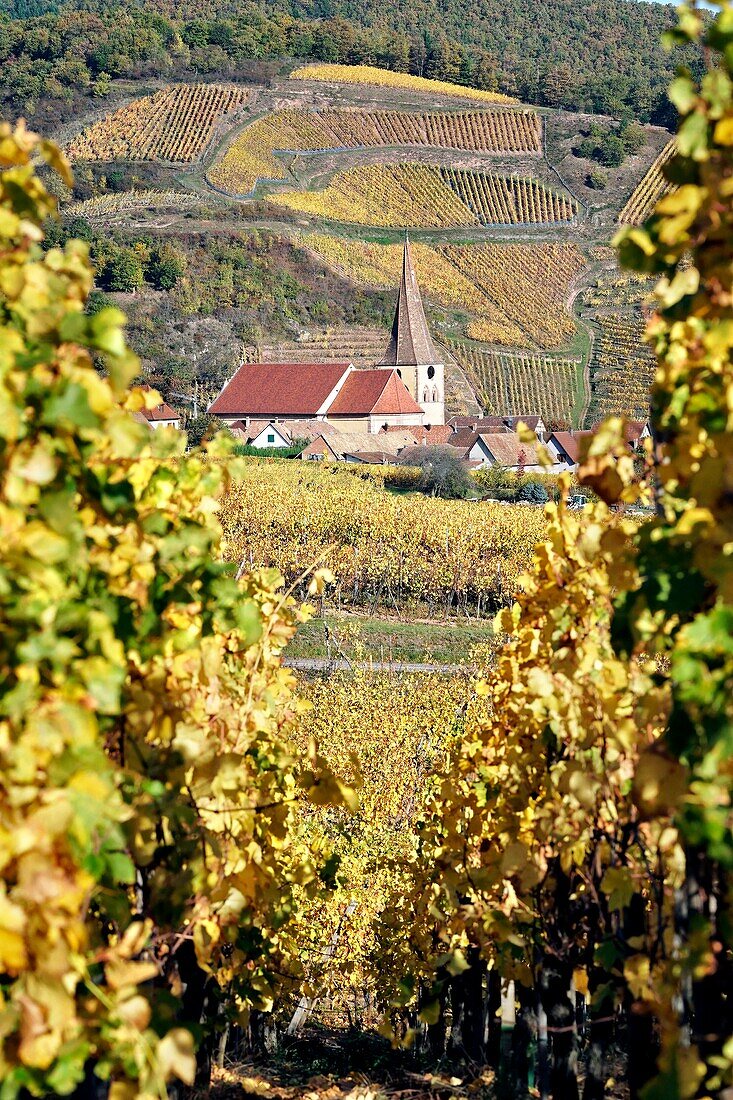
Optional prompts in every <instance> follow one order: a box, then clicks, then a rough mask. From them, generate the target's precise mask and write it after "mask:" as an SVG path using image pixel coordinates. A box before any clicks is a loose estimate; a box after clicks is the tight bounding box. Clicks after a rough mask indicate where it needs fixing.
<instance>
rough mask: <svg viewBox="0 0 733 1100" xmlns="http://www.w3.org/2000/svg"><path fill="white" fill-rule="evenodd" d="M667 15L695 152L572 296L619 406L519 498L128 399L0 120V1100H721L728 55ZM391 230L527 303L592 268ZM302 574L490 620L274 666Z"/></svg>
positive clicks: (727, 917)
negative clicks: (167, 419)
mask: <svg viewBox="0 0 733 1100" xmlns="http://www.w3.org/2000/svg"><path fill="white" fill-rule="evenodd" d="M679 18H680V25H679V27H678V28H677V30H676V31H675V32H674V33H673V34H672V35H671V36H670V38H677V39H680V40H685V41H686V42H687V44H688V46H689V45H691V46H694V47H695V48H696V49H697V48H698V47H699V48H700V49H704V51H705V54H706V62H707V69H706V71H705V72H704V75H703V76H702V77H701V79H700V82H699V84H698V83H696V82H695V80H694V79H693V76H692V75H691V74H690V73H685V71H684V70H683V69H682V67H680V70H679V72H680V75H678V77H677V79H676V80H675V83H674V86H673V90H672V92H671V98H672V100H673V104H674V106H675V107H676V108H677V111H678V113H679V115H680V136H679V140H678V144H677V149H676V153H675V163H674V172H675V178H680V179H684V180H685V181H686V182H685V185H684V187H681V188H680V189H679V191H678V192H677V193H676V194H675V196H674V197H673V201H670V199H669V197H668V198H667V199H666V201H662V203H661V204H660V205H659V206H657V208H656V213H655V216H654V217H653V218H652V219H650V220H649V221H647V223H646V224H645V225H644V226H633V227H627V228H625V229H622V230H621V232H620V233H619V235H618V238H617V242H616V247H617V250H618V257H619V261H620V263H621V265H622V267H624V268H627V269H630V270H632V271H634V272H636V273H637V274H638V275H639V276H640V278H639V279H636V278H632V279H628V280H627V279H625V278H624V277H617V276H616V274H615V273H614V272H612V271H610V265H608V264H606V262H605V261H606V257H605V255H604V254H603V253H600V254H598V253H597V254H596V256H595V257H594V259H595V260H596V262H597V263H598V264H599V265H600V270H601V274H598V271H599V269H598V268H597V269H596V271H595V273H596V275H597V278H598V282H599V285H598V286H596V287H591V288H589V289H588V295H587V297H588V301H587V304H586V308H587V309H588V320H589V321H591V322H592V323H593V325H594V326H595V329H596V330H597V333H596V338H595V340H594V366H593V382H594V387H595V389H594V399H595V400H596V404H597V405H598V406H600V405H603V404H605V405H606V406H607V407H615V408H617V409H626V410H627V411H629V412H631V413H633V414H635V415H637V416H639V415H644V414H645V413H646V401H647V393H646V390H647V389H648V388H649V385H650V382H651V389H652V392H651V402H650V411H649V416H650V429H651V435H650V436H649V437H648V438H647V439H645V440H644V441H643V442H642V444H641V447H640V450H639V452H638V454H637V455H636V456H632V454H631V453H630V451H629V447H628V428H629V425H628V423H626V422H625V421H624V419H623V418H622V417H610V418H608V419H607V420H605V421H604V422H603V424H602V425H600V426H599V428H598V430H597V431H596V432H595V433H594V435H593V437H592V439H591V440H589V442H588V447H587V450H585V453H584V454H583V457H582V460H581V463H580V466H579V468H578V470H577V471H576V474H575V475H574V477H571V475H570V474H569V473H566V474H563V475H561V476H560V477H559V478H558V479H557V480H556V482H555V484H554V486H553V488H556V490H557V492H556V496H555V497H554V499H552V500H551V501H550V502H549V503H548V504H547V505H546V506H545V507H544V508H542V509H540V508H537V507H532V506H530V505H528V504H527V505H526V506H524V507H523V506H520V505H518V504H517V505H513V504H506V505H502V504H500V503H499V502H488V501H484V500H473V499H472V500H460V501H458V500H457V501H452V500H451V501H446V500H441V499H439V498H437V497H431V496H427V495H424V494H420V493H417V492H410V491H409V490H410V488H411V487H412V486H414V478H415V477H416V476H417V471H416V470H415V469H414V468H412V469H411V468H410V467H408V466H401V467H398V468H396V470H393V471H390V470H388V469H387V468H386V467H383V466H382V467H379V468H377V469H375V470H372V469H368V468H366V469H363V470H362V469H360V468H359V467H357V466H354V467H350V468H349V467H346V465H345V464H344V465H341V464H338V463H333V464H318V463H308V462H298V461H286V460H259V461H258V460H249V459H245V458H242V457H238V456H237V454H236V447H235V446H234V444H233V443H232V441H231V440H230V439H228V438H226V437H225V436H224V435H223V434H221V435H218V436H216V437H213V438H209V439H207V440H205V442H204V443H203V444H202V445H201V446H191V447H189V446H188V443H189V441H188V440H187V438H186V437H185V435H183V434H181V433H178V432H175V431H174V430H172V429H162V430H161V431H151V430H150V428H149V426H148V424H147V422H146V418H145V416H144V415H143V413H144V411H145V410H149V409H153V408H155V407H156V406H157V404H158V403H159V401H160V397H161V395H160V394H158V393H156V392H154V391H153V390H151V389H149V388H148V387H139V386H136V385H135V384H134V383H135V379H136V378H139V377H140V373H141V363H140V361H139V360H138V359H137V357H136V356H135V354H134V353H133V352H132V351H131V350H130V348H129V347H128V345H127V339H126V334H125V317H124V314H123V313H122V312H121V310H119V309H118V308H116V307H115V306H112V307H110V306H109V305H108V304H106V303H105V301H104V297H103V296H96V295H95V297H94V298H93V297H92V293H93V290H94V285H95V271H94V269H93V266H92V262H91V259H90V250H89V247H88V246H87V243H86V242H84V241H80V240H67V241H65V242H64V243H63V244H62V246H60V247H56V246H53V247H49V248H44V247H43V246H44V243H45V240H48V241H49V244H50V243H51V240H50V239H49V237H50V234H48V235H46V237H44V234H45V233H46V227H47V226H48V225H49V224H50V220H51V219H52V218H53V217H54V216H55V214H56V213H57V205H58V204H57V197H56V195H57V193H58V192H59V191H60V190H61V188H62V184H64V185H65V186H67V187H70V186H71V183H72V180H71V174H70V172H69V171H68V165H67V164H66V163H65V161H64V158H63V157H62V156H60V153H59V150H58V149H57V148H56V147H55V146H54V145H53V144H52V143H51V142H47V141H43V140H42V139H40V138H38V137H37V136H36V135H35V134H32V133H29V131H28V130H27V129H26V127H25V124H24V122H23V121H21V122H20V123H18V124H17V126H16V127H15V128H12V127H11V126H10V125H8V124H5V123H0V376H2V383H3V384H2V386H0V417H1V420H2V432H3V444H2V446H1V447H0V667H2V670H3V675H2V676H1V677H0V865H1V866H2V881H1V882H0V973H2V1028H1V1029H0V1065H1V1066H2V1075H1V1076H2V1090H0V1092H1V1093H2V1097H3V1100H15V1098H23V1097H26V1096H35V1097H39V1098H44V1097H58V1096H72V1097H76V1098H81V1097H89V1096H103V1097H105V1098H106V1100H133V1098H137V1100H164V1098H165V1097H170V1096H176V1097H179V1098H181V1100H184V1098H189V1097H194V1096H205V1095H213V1096H216V1097H218V1098H219V1100H222V1098H223V1097H225V1096H233V1095H242V1096H250V1097H252V1096H260V1097H262V1096H268V1097H272V1100H296V1098H297V1097H300V1096H302V1097H306V1098H307V1100H383V1098H388V1097H392V1098H395V1100H459V1098H460V1100H469V1098H475V1100H489V1098H490V1100H529V1098H530V1097H535V1098H538V1097H541V1098H542V1100H545V1098H546V1100H579V1098H580V1097H581V1096H582V1097H583V1100H730V1097H731V1092H732V1091H733V1000H732V997H731V991H732V990H733V925H732V922H731V904H732V899H733V753H732V752H731V734H732V728H733V720H732V717H731V685H732V684H733V573H732V570H731V553H730V551H731V546H733V507H732V505H731V500H732V497H733V464H732V456H733V325H732V324H731V316H730V315H731V301H733V265H731V263H730V255H731V252H732V250H733V206H732V205H731V201H730V199H731V180H732V179H733V140H732V136H733V81H732V80H731V72H732V70H733V51H731V49H730V39H731V18H730V11H729V10H728V9H726V8H725V7H723V8H722V10H721V11H720V12H719V13H717V14H715V13H711V14H709V15H708V14H706V15H705V17H704V18H699V17H698V14H697V13H696V12H695V11H692V10H690V9H686V8H684V7H682V8H681V9H680V12H679ZM218 29H219V30H220V29H221V28H220V27H219V28H218ZM212 52H213V51H212ZM41 162H43V169H42V170H41V171H39V170H38V167H37V166H39V165H40V164H41ZM54 174H58V175H59V177H60V179H58V180H54V186H53V187H52V188H49V187H47V184H46V181H47V180H48V179H49V177H51V176H53V175H54ZM55 228H56V227H54V232H55ZM215 228H216V229H218V228H219V227H218V225H217V226H216V227H215ZM256 232H257V233H258V234H259V233H260V231H259V228H258V229H257V230H256ZM192 235H200V234H199V232H198V230H194V233H193V234H192ZM216 235H217V237H218V236H219V234H218V233H217V234H216ZM257 239H258V241H259V247H260V248H261V247H262V242H263V239H264V234H262V235H261V236H258V238H257ZM307 239H308V241H309V245H310V246H311V247H312V249H313V250H314V251H315V250H316V248H317V247H318V246H319V242H320V247H323V248H324V249H325V250H326V251H327V250H328V249H331V250H332V253H333V255H337V254H338V252H337V250H338V248H339V247H341V246H342V245H344V242H341V244H339V245H333V244H331V243H328V242H329V241H331V240H332V239H331V238H329V237H325V236H321V237H320V238H319V237H317V236H314V237H313V238H307ZM112 240H113V241H114V237H113V238H112ZM323 242H326V243H323ZM217 243H218V244H219V247H222V248H223V247H224V242H223V241H221V240H219V241H218V242H217ZM345 247H347V248H348V247H349V246H345ZM359 247H361V246H359ZM363 247H364V249H367V251H361V252H359V251H357V253H356V260H355V261H353V262H355V263H356V264H362V265H363V270H365V271H366V270H368V271H370V272H371V273H372V274H373V276H374V277H375V278H376V277H379V274H380V271H382V270H384V269H385V268H386V267H387V266H389V265H391V264H392V262H393V260H392V256H393V252H392V251H390V250H394V249H396V250H397V262H396V264H395V266H398V263H399V245H396V246H392V245H390V246H378V245H366V244H364V245H363ZM601 247H603V246H601ZM255 258H256V259H257V258H259V254H256V257H255ZM415 258H416V261H417V263H418V266H419V265H420V264H422V265H423V267H424V270H425V278H426V282H427V281H428V280H429V279H430V278H432V280H433V285H434V286H435V287H436V288H437V286H438V284H439V282H440V281H441V280H442V279H443V278H444V276H446V275H447V273H448V272H449V271H453V272H455V273H456V275H455V281H454V283H453V284H452V289H445V288H444V289H443V291H442V293H443V294H444V295H450V294H453V293H456V291H455V287H456V286H458V285H461V286H467V285H470V286H472V287H473V295H474V298H473V299H472V300H475V301H484V302H485V303H488V305H487V306H486V312H485V315H484V316H480V315H479V313H478V312H477V313H476V320H475V321H474V322H473V323H474V324H476V325H480V324H486V325H487V326H488V325H490V324H491V323H492V321H495V322H496V323H497V325H498V324H500V323H501V321H502V319H504V320H505V321H506V323H507V325H509V324H513V325H514V326H515V327H516V329H517V331H518V332H520V334H523V335H524V336H525V338H526V339H529V333H530V331H532V332H534V333H535V334H536V336H537V337H538V338H539V337H540V336H541V337H542V339H543V340H545V341H547V340H549V339H550V338H555V336H556V335H557V326H559V325H560V324H561V321H560V320H558V317H559V310H557V307H558V304H560V305H562V306H564V305H565V304H566V302H567V301H568V300H569V298H570V296H571V295H572V293H573V292H574V290H575V289H576V286H574V285H573V283H574V280H576V279H577V278H578V276H579V275H580V273H581V271H582V270H583V268H584V265H585V259H584V257H583V255H582V254H581V253H580V252H579V250H578V249H576V248H574V247H573V246H572V245H556V246H555V245H553V246H544V247H539V246H529V245H528V246H520V245H512V246H510V247H502V246H500V245H491V244H487V245H481V246H479V247H474V246H469V245H466V244H444V245H441V246H440V247H430V246H427V245H423V246H422V248H421V249H418V247H417V246H416V247H415ZM347 262H348V261H347V260H344V266H345V264H346V263H347ZM233 267H234V265H232V269H233ZM254 270H255V267H254V265H251V267H250V271H254ZM650 271H651V272H654V273H655V274H656V275H657V276H658V278H659V283H658V285H657V287H656V290H655V307H654V313H653V315H652V316H651V318H650V321H649V325H648V328H647V334H646V335H647V337H648V339H649V341H650V343H649V344H641V343H640V340H641V336H642V333H641V328H642V324H643V311H644V307H643V304H642V302H641V300H640V296H641V295H643V293H644V285H643V277H644V275H645V274H646V273H648V272H650ZM606 275H608V277H606ZM390 285H394V279H393V280H392V282H391V284H390ZM291 289H294V288H291ZM561 291H564V293H561ZM296 293H297V292H296ZM492 295H493V297H492ZM553 295H554V297H553ZM100 297H101V301H100ZM593 298H596V299H597V301H595V303H594V302H593V301H592V299H593ZM551 299H552V300H554V303H555V309H556V310H557V313H556V314H553V315H552V316H551V315H550V313H549V302H550V300H551ZM617 299H620V301H618V302H617ZM492 310H493V312H492ZM161 312H162V311H161ZM456 313H458V309H457V308H456ZM525 315H526V316H525ZM566 321H567V322H568V324H569V323H570V319H569V318H566ZM651 341H653V346H654V349H655V359H652V357H651V351H650V344H651ZM501 355H502V358H503V364H502V370H503V371H505V372H506V373H507V375H508V374H509V372H510V371H511V370H512V365H513V361H515V360H516V361H517V367H519V359H520V357H519V356H518V355H516V354H512V355H511V356H510V355H504V354H503V353H501ZM524 358H525V359H526V360H528V361H529V364H530V366H531V364H532V363H533V357H532V356H531V355H528V356H526V357H524ZM536 358H537V359H542V360H548V359H549V358H551V357H550V356H547V355H541V356H537V357H536ZM652 374H653V380H652V377H651V376H652ZM518 384H519V381H518ZM642 391H643V392H642ZM527 400H530V397H529V396H528V397H527ZM542 411H543V412H544V409H543V410H542ZM592 412H593V413H595V410H592ZM433 461H435V458H434V459H433ZM395 474H398V475H400V476H401V477H402V478H403V479H404V480H403V481H401V482H400V484H399V485H395V484H393V483H391V482H390V480H388V479H391V478H392V476H394V475H395ZM490 474H491V471H488V472H487V475H486V478H485V481H484V483H486V482H487V481H488V480H489V475H490ZM499 474H500V475H501V476H502V477H503V476H504V473H503V472H502V471H499ZM506 476H507V478H508V477H509V476H510V475H508V474H507V475H506ZM478 483H479V482H478V479H477V484H478ZM576 486H578V487H579V488H580V489H581V490H582V491H583V492H584V493H586V494H587V502H586V503H585V504H584V506H583V507H581V508H576V507H575V504H576V503H577V501H576V500H573V496H572V494H573V493H574V489H575V487H576ZM397 489H400V490H406V491H401V492H398V491H395V490H397ZM639 513H641V517H640V515H639ZM303 600H305V601H307V602H306V603H304V602H303ZM329 602H332V603H333V605H334V610H335V612H336V615H337V616H338V619H339V621H343V620H350V621H352V622H353V620H355V619H359V618H362V619H363V618H369V617H373V616H374V613H375V612H376V611H377V609H378V610H379V612H380V614H379V618H380V619H382V620H383V621H384V620H387V619H388V618H392V617H394V618H397V619H402V618H404V617H412V618H413V620H418V619H419V620H422V622H423V625H425V621H426V620H427V622H428V623H431V624H432V625H436V624H437V622H438V621H439V620H440V621H443V622H445V621H447V620H449V619H450V620H451V622H452V624H453V625H455V623H456V622H457V621H462V619H463V617H464V616H471V617H476V618H477V619H480V620H481V621H482V622H483V623H486V622H488V621H489V620H488V616H489V614H491V615H492V618H491V629H492V634H491V636H490V637H488V638H487V637H486V636H485V635H484V636H483V637H482V638H481V639H480V640H479V641H478V642H477V644H476V646H475V648H474V647H471V646H470V645H468V644H467V645H466V647H465V651H464V653H463V654H462V657H463V660H462V661H461V663H460V665H459V667H458V668H456V667H455V666H454V667H453V668H451V669H448V670H444V671H445V676H438V675H437V674H435V673H430V674H429V675H425V676H412V675H408V676H405V677H401V676H400V677H395V676H392V675H389V676H386V675H382V674H380V673H377V672H375V671H374V670H373V669H372V668H370V667H369V665H368V664H367V665H366V666H364V665H363V664H362V662H360V661H359V660H358V658H357V660H356V661H355V662H353V663H349V662H347V664H349V667H348V669H347V670H346V671H344V673H343V674H341V673H337V674H336V675H334V676H333V677H329V676H328V674H321V673H318V672H316V674H315V675H314V678H313V679H312V680H310V681H309V682H308V683H300V682H299V680H298V678H297V676H296V674H295V673H294V671H293V668H292V663H291V662H290V661H289V656H290V655H289V654H288V645H289V643H290V642H291V641H292V640H293V639H294V638H295V636H296V633H297V631H298V629H299V627H301V626H304V625H305V624H307V623H309V622H310V621H311V620H312V619H313V618H314V617H315V616H316V615H317V608H318V606H319V605H320V607H321V608H322V609H324V610H325V609H326V606H327V603H329ZM415 612H417V614H415ZM494 612H496V614H495V615H494V614H493V613H494ZM324 623H325V620H324ZM412 625H414V626H416V625H418V624H417V622H415V621H413V623H412ZM357 629H358V628H357ZM355 633H356V630H355ZM354 648H356V647H354ZM217 1063H218V1068H216V1067H217ZM296 1063H299V1065H300V1068H299V1070H298V1077H297V1080H296V1079H295V1077H294V1076H293V1075H291V1067H292V1066H293V1065H294V1064H296Z"/></svg>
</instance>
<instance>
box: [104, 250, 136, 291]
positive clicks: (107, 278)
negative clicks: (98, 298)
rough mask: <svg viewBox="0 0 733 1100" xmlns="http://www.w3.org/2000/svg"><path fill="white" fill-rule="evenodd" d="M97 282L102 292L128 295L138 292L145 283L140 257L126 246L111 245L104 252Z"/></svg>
mask: <svg viewBox="0 0 733 1100" xmlns="http://www.w3.org/2000/svg"><path fill="white" fill-rule="evenodd" d="M99 281H100V284H101V286H102V287H103V289H104V290H111V291H121V292H123V293H128V294H129V293H131V292H132V291H135V290H139V288H140V287H141V286H142V285H143V283H144V282H145V276H144V273H143V260H142V257H141V256H140V255H139V253H138V252H136V251H135V249H134V248H129V247H128V246H127V245H113V246H112V247H110V248H108V249H107V251H106V259H105V261H104V266H103V267H102V270H101V271H100V273H99Z"/></svg>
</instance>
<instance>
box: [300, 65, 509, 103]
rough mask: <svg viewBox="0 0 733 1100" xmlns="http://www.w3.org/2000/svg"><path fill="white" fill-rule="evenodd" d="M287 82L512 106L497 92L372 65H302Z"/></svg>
mask: <svg viewBox="0 0 733 1100" xmlns="http://www.w3.org/2000/svg"><path fill="white" fill-rule="evenodd" d="M290 79H291V80H327V81H334V82H338V83H341V84H374V85H377V86H379V87H383V88H404V89H405V90H406V91H408V92H423V93H427V94H428V95H431V94H432V95H450V96H459V97H460V98H461V99H479V100H481V101H482V102H485V103H516V100H515V99H513V98H512V97H511V96H508V95H502V94H501V92H487V91H483V90H481V89H479V88H467V87H465V86H464V85H462V84H452V83H450V81H447V80H429V79H427V78H426V77H424V76H410V75H409V73H395V72H392V71H391V70H389V69H378V68H377V67H376V66H374V65H331V64H315V65H302V66H301V67H300V68H299V69H294V70H293V71H292V72H291V74H290Z"/></svg>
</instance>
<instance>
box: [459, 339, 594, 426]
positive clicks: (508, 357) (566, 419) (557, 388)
mask: <svg viewBox="0 0 733 1100" xmlns="http://www.w3.org/2000/svg"><path fill="white" fill-rule="evenodd" d="M450 350H451V351H452V353H453V355H455V357H456V359H457V360H458V362H459V363H460V364H461V366H462V367H463V369H464V371H465V372H466V374H467V375H468V378H469V380H470V382H471V384H472V385H473V388H474V389H475V391H476V394H477V396H478V397H479V400H480V401H481V404H482V406H483V408H484V409H485V410H486V412H487V413H489V415H493V416H516V415H518V414H520V413H541V414H542V416H544V417H545V418H546V419H547V418H549V419H551V420H553V421H556V422H563V423H568V424H569V423H570V419H571V414H572V411H573V405H574V403H575V392H576V379H577V374H578V367H579V365H580V364H581V362H582V360H581V359H580V357H577V358H572V357H567V358H556V357H552V356H549V355H532V354H521V353H519V352H517V353H515V354H510V353H506V352H497V351H491V350H488V349H484V348H478V347H474V346H471V345H470V344H464V343H461V342H459V341H451V343H450Z"/></svg>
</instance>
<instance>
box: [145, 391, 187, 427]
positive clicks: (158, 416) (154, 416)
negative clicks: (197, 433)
mask: <svg viewBox="0 0 733 1100" xmlns="http://www.w3.org/2000/svg"><path fill="white" fill-rule="evenodd" d="M138 389H140V390H144V391H145V392H146V393H150V391H151V389H152V386H148V385H142V386H138ZM140 412H141V413H142V415H143V417H144V418H145V420H147V421H148V422H151V421H157V420H180V414H179V413H177V412H176V410H175V409H173V408H171V406H170V405H169V404H168V403H167V402H166V401H161V403H160V405H156V406H155V408H154V409H140Z"/></svg>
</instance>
